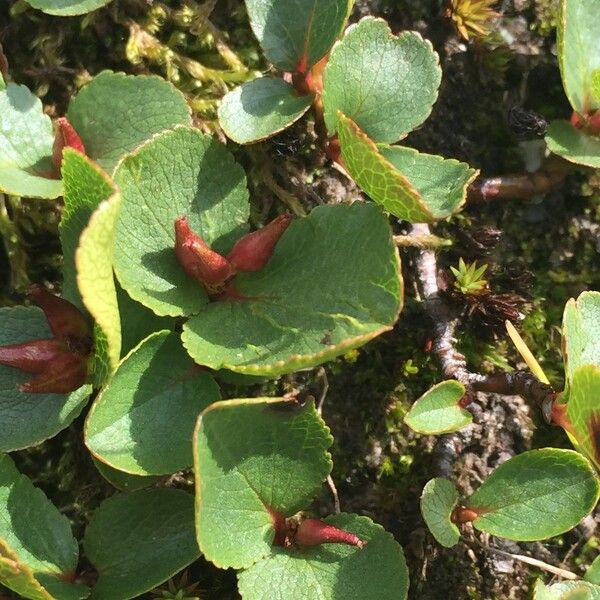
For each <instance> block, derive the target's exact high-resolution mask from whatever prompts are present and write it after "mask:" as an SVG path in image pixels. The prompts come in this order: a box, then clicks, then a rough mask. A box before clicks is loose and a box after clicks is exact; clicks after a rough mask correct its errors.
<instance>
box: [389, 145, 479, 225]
mask: <svg viewBox="0 0 600 600" xmlns="http://www.w3.org/2000/svg"><path fill="white" fill-rule="evenodd" d="M380 151H381V154H382V155H383V157H384V158H385V159H386V160H387V161H389V162H390V163H391V164H392V165H393V166H394V168H395V169H396V170H397V171H398V172H399V173H402V174H403V175H404V176H405V177H406V179H408V181H409V182H410V184H411V186H412V187H413V188H414V189H415V190H416V191H417V193H418V194H419V196H420V197H421V199H422V201H423V202H424V203H425V204H426V205H427V208H428V209H429V211H430V212H431V213H432V214H433V215H434V216H435V218H436V219H443V218H445V217H448V216H450V215H451V214H453V213H455V212H457V211H458V210H459V209H460V208H461V207H462V205H463V204H464V203H465V200H466V199H467V188H468V186H469V185H470V184H471V183H472V182H473V180H474V179H475V178H476V177H477V175H478V174H479V171H477V170H476V169H472V168H471V167H469V165H468V164H466V163H463V162H460V161H458V160H454V159H453V158H449V159H445V158H442V157H441V156H437V155H435V154H424V153H422V152H418V151H417V150H415V149H414V148H407V147H405V146H383V147H381V148H380Z"/></svg>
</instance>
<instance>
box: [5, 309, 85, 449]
mask: <svg viewBox="0 0 600 600" xmlns="http://www.w3.org/2000/svg"><path fill="white" fill-rule="evenodd" d="M51 337H52V332H51V331H50V328H49V326H48V323H47V321H46V318H45V317H44V313H43V312H42V311H41V310H40V309H39V308H37V307H24V306H16V307H12V308H0V346H6V345H9V344H20V343H23V342H28V341H31V340H39V339H48V338H51ZM32 377H33V375H31V373H25V372H24V371H21V370H20V369H15V368H13V367H5V366H2V365H0V452H10V451H12V450H19V449H21V448H27V447H29V446H34V445H36V444H39V443H40V442H43V441H44V440H46V439H48V438H51V437H53V436H55V435H56V434H57V433H58V432H59V431H62V430H63V429H64V428H65V427H67V426H68V425H70V424H71V422H72V421H73V420H74V419H75V418H76V417H77V416H78V415H79V413H80V412H81V410H82V409H83V407H84V406H85V404H86V402H87V399H88V397H89V395H90V392H91V386H89V385H84V386H82V387H80V388H79V389H78V390H75V391H74V392H71V393H70V394H68V395H65V394H27V393H24V392H21V391H19V390H18V389H17V386H18V385H19V384H21V383H24V382H25V381H28V380H29V379H31V378H32Z"/></svg>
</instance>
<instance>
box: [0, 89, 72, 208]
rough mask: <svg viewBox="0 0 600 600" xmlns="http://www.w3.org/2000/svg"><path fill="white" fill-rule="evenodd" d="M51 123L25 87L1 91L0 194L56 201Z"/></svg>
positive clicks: (58, 192)
mask: <svg viewBox="0 0 600 600" xmlns="http://www.w3.org/2000/svg"><path fill="white" fill-rule="evenodd" d="M53 143H54V133H53V131H52V121H50V117H48V116H47V115H45V114H44V112H43V110H42V103H41V102H40V100H39V98H37V96H34V95H33V94H32V93H31V92H30V91H29V90H28V89H27V88H26V87H25V86H24V85H16V84H14V83H9V84H8V85H7V86H6V88H5V89H4V90H0V192H5V193H7V194H14V195H15V196H27V197H30V198H58V196H60V195H61V194H62V183H61V182H60V180H59V179H52V177H53V173H54V166H53V164H52V144H53Z"/></svg>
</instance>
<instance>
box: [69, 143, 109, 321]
mask: <svg viewBox="0 0 600 600" xmlns="http://www.w3.org/2000/svg"><path fill="white" fill-rule="evenodd" d="M61 174H62V178H63V187H64V193H63V196H64V203H65V207H64V210H63V214H62V218H61V220H60V225H59V230H60V243H61V245H62V251H63V285H62V295H63V297H64V298H66V299H67V300H68V301H69V302H71V303H72V304H75V306H77V308H79V309H80V310H83V309H84V306H83V302H82V300H81V296H80V294H79V290H78V289H77V270H76V267H75V251H76V250H77V246H78V245H79V238H80V236H81V232H82V231H83V230H84V229H85V228H86V226H87V224H88V222H89V220H90V217H91V216H92V213H93V212H94V211H95V210H96V208H97V207H98V205H99V204H100V203H101V202H102V201H103V200H106V199H108V198H110V196H112V195H113V194H114V193H115V191H116V190H115V186H114V184H113V183H112V181H111V180H110V178H109V177H108V175H106V173H104V171H102V169H100V168H98V166H97V165H95V164H94V163H93V162H92V161H91V160H90V159H89V158H86V157H85V156H83V155H82V154H80V153H79V152H77V151H76V150H73V149H72V148H65V150H64V152H63V162H62V168H61Z"/></svg>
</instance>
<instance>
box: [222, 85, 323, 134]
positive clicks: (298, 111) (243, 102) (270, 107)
mask: <svg viewBox="0 0 600 600" xmlns="http://www.w3.org/2000/svg"><path fill="white" fill-rule="evenodd" d="M313 99H314V96H312V95H310V96H298V94H297V93H296V91H295V90H294V88H293V87H292V86H291V85H290V84H289V83H286V82H285V81H283V79H277V78H275V77H260V78H258V79H254V80H253V81H249V82H248V83H245V84H244V85H240V86H238V87H236V88H235V89H234V90H232V91H231V92H229V93H228V94H227V95H226V96H225V97H224V98H223V100H222V101H221V105H220V106H219V124H220V125H221V127H222V128H223V131H224V132H225V133H226V134H227V136H228V137H230V138H231V139H232V140H233V141H234V142H237V143H238V144H250V143H252V142H259V141H260V140H264V139H266V138H268V137H271V136H272V135H275V134H276V133H279V132H280V131H282V130H284V129H285V128H286V127H289V126H290V125H291V124H292V123H294V122H295V121H297V120H298V119H299V118H300V117H301V116H302V115H303V114H304V113H305V112H306V111H307V110H308V109H309V108H310V105H311V104H312V102H313Z"/></svg>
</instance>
